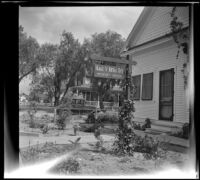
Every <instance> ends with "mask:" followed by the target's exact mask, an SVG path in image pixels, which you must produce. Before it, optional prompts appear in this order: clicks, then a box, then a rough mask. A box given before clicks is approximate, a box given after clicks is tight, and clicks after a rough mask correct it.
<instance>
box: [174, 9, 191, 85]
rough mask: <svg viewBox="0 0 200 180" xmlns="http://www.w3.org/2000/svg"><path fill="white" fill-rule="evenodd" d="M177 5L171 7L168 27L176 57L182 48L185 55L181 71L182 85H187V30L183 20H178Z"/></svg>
mask: <svg viewBox="0 0 200 180" xmlns="http://www.w3.org/2000/svg"><path fill="white" fill-rule="evenodd" d="M176 11H177V7H173V8H172V11H171V13H170V15H171V17H172V21H171V22H170V29H171V32H172V37H173V39H174V42H175V43H176V44H177V47H178V52H177V55H176V59H178V57H179V52H180V50H181V49H182V51H183V53H184V54H185V55H186V56H187V58H186V62H184V63H183V68H182V73H183V78H184V86H185V87H186V86H187V81H188V72H187V67H188V65H189V57H188V52H189V31H185V30H184V29H183V22H181V21H179V20H178V17H177V15H176Z"/></svg>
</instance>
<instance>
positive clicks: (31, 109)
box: [27, 101, 37, 128]
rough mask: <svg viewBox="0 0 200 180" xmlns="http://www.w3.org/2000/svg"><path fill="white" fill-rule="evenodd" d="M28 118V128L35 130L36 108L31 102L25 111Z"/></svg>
mask: <svg viewBox="0 0 200 180" xmlns="http://www.w3.org/2000/svg"><path fill="white" fill-rule="evenodd" d="M27 113H28V115H29V118H30V124H29V127H30V128H35V121H34V120H35V114H36V113H37V107H36V103H35V102H34V101H31V102H30V104H29V109H28V111H27Z"/></svg>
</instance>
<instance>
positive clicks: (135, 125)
mask: <svg viewBox="0 0 200 180" xmlns="http://www.w3.org/2000/svg"><path fill="white" fill-rule="evenodd" d="M133 128H134V129H136V130H141V131H145V129H146V128H151V121H150V119H149V118H147V119H145V122H144V124H143V125H141V124H140V123H136V122H133Z"/></svg>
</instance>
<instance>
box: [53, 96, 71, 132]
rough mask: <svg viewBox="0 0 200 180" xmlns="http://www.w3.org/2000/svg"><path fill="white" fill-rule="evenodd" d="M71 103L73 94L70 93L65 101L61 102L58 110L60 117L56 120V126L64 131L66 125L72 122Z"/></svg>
mask: <svg viewBox="0 0 200 180" xmlns="http://www.w3.org/2000/svg"><path fill="white" fill-rule="evenodd" d="M71 102H72V94H71V92H68V93H67V94H66V96H65V98H64V100H63V101H62V102H61V104H60V105H59V107H58V109H57V115H58V116H57V119H56V125H57V126H58V129H64V128H65V126H66V123H67V122H69V121H70V115H71Z"/></svg>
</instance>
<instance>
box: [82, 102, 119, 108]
mask: <svg viewBox="0 0 200 180" xmlns="http://www.w3.org/2000/svg"><path fill="white" fill-rule="evenodd" d="M97 105H98V101H85V106H95V107H96V106H97ZM103 105H104V107H105V108H107V107H108V108H109V107H118V106H119V105H118V102H103Z"/></svg>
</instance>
